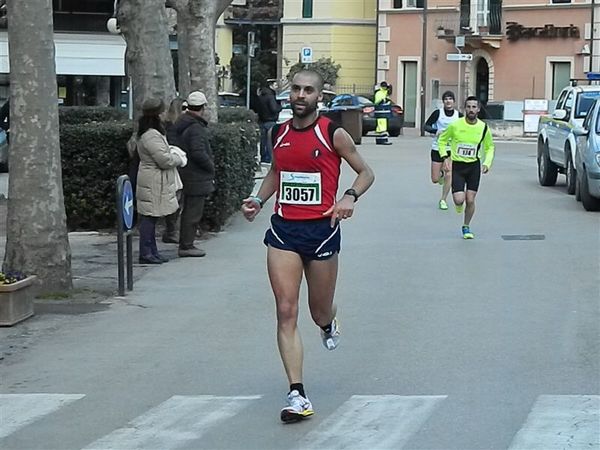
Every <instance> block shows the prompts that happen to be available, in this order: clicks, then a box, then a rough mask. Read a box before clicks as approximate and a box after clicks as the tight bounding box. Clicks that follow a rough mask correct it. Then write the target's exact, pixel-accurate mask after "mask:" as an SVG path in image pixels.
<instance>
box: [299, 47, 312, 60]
mask: <svg viewBox="0 0 600 450" xmlns="http://www.w3.org/2000/svg"><path fill="white" fill-rule="evenodd" d="M300 62H301V63H302V64H310V63H312V62H313V49H312V47H302V50H300Z"/></svg>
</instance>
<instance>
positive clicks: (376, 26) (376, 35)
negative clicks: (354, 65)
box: [373, 0, 379, 86]
mask: <svg viewBox="0 0 600 450" xmlns="http://www.w3.org/2000/svg"><path fill="white" fill-rule="evenodd" d="M375 3H376V5H377V6H376V7H375V81H374V84H373V86H376V85H377V82H378V81H379V79H378V78H377V77H378V73H379V67H378V65H379V0H377V1H376V2H375Z"/></svg>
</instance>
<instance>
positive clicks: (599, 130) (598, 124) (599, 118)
mask: <svg viewBox="0 0 600 450" xmlns="http://www.w3.org/2000/svg"><path fill="white" fill-rule="evenodd" d="M599 101H600V100H599ZM599 104H600V103H599ZM596 109H597V107H596ZM590 111H591V110H590ZM590 117H593V114H590ZM590 122H591V119H590ZM595 128H596V134H600V114H598V113H596V126H595Z"/></svg>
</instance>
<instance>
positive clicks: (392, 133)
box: [390, 128, 400, 137]
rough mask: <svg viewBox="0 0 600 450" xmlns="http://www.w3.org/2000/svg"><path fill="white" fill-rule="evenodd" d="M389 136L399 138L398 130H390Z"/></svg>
mask: <svg viewBox="0 0 600 450" xmlns="http://www.w3.org/2000/svg"><path fill="white" fill-rule="evenodd" d="M390 136H392V137H398V136H400V129H399V128H398V129H397V130H390Z"/></svg>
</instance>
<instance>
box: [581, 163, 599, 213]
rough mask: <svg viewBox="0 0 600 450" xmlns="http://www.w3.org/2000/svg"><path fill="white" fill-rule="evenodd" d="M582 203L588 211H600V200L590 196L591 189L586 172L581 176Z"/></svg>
mask: <svg viewBox="0 0 600 450" xmlns="http://www.w3.org/2000/svg"><path fill="white" fill-rule="evenodd" d="M581 203H583V207H584V208H585V210H586V211H600V198H596V197H592V196H591V195H590V187H589V184H588V178H587V174H586V173H585V170H584V171H583V173H582V174H581Z"/></svg>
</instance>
